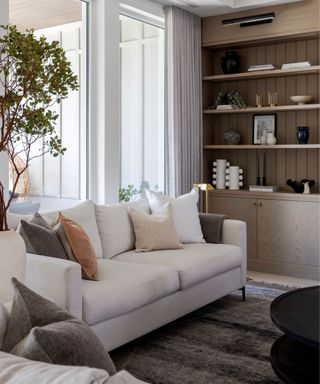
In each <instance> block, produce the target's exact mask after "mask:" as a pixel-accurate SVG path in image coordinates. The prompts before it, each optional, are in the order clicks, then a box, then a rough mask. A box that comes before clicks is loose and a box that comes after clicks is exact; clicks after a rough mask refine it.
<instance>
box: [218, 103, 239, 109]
mask: <svg viewBox="0 0 320 384" xmlns="http://www.w3.org/2000/svg"><path fill="white" fill-rule="evenodd" d="M217 109H218V110H219V109H237V106H236V105H232V104H219V105H217Z"/></svg>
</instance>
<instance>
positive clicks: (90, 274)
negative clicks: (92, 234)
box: [58, 213, 97, 280]
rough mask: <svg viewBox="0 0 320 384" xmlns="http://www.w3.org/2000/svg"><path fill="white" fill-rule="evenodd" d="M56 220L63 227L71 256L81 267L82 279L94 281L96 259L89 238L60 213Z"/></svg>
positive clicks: (73, 222) (76, 224)
mask: <svg viewBox="0 0 320 384" xmlns="http://www.w3.org/2000/svg"><path fill="white" fill-rule="evenodd" d="M58 218H59V222H60V223H61V224H62V225H63V229H64V231H65V233H66V236H67V239H68V242H69V245H70V248H71V250H72V254H73V256H74V258H75V259H76V260H77V262H78V263H79V264H80V265H81V269H82V272H83V277H84V278H86V279H91V280H92V279H95V278H96V275H97V257H96V254H95V251H94V248H93V246H92V244H91V241H90V239H89V236H88V235H87V234H86V232H85V231H84V230H83V229H82V228H81V226H80V225H79V224H78V223H76V222H75V221H73V220H70V219H68V218H67V217H65V216H63V215H62V214H61V213H59V216H58ZM60 233H61V231H60ZM70 256H71V255H70Z"/></svg>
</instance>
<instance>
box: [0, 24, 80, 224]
mask: <svg viewBox="0 0 320 384" xmlns="http://www.w3.org/2000/svg"><path fill="white" fill-rule="evenodd" d="M0 36H1V37H0V152H2V151H4V152H6V153H7V154H8V157H9V160H10V161H11V164H12V166H13V168H14V170H15V179H14V181H13V188H12V191H11V195H10V196H9V199H8V201H7V202H6V201H5V199H4V190H3V185H2V184H1V180H0V231H3V230H7V229H8V224H7V212H8V208H9V205H10V203H11V201H12V198H13V196H14V194H15V190H16V187H17V184H18V181H19V178H20V176H21V175H22V173H23V172H25V171H26V169H27V168H28V166H29V164H30V161H31V160H32V159H33V158H35V157H39V156H43V155H44V154H46V153H50V154H51V155H53V156H59V155H63V153H64V152H65V150H66V149H65V148H64V147H63V145H62V142H61V139H60V138H59V136H58V134H57V132H56V121H57V119H58V114H57V113H56V112H55V111H54V110H53V108H52V107H53V106H54V105H55V104H56V103H57V104H59V103H61V101H62V100H63V99H65V98H67V97H68V93H69V91H73V90H77V89H78V87H79V85H78V81H77V76H76V75H74V73H73V72H72V69H71V64H70V62H68V60H67V58H66V55H65V53H64V51H63V49H62V48H61V47H60V46H59V42H58V41H53V42H48V41H47V40H46V38H45V37H43V36H42V37H40V38H37V37H36V36H35V35H34V31H33V30H27V31H26V32H24V33H21V32H19V31H18V30H17V28H16V26H14V25H9V26H0ZM36 142H37V143H38V145H37V148H38V147H39V150H38V151H37V152H35V151H33V150H32V148H33V146H34V144H35V143H36ZM39 143H40V145H39ZM19 156H21V157H23V160H24V161H25V167H23V168H22V169H20V168H19V167H18V158H19Z"/></svg>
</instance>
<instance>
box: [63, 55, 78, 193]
mask: <svg viewBox="0 0 320 384" xmlns="http://www.w3.org/2000/svg"><path fill="white" fill-rule="evenodd" d="M67 58H68V60H69V61H70V63H71V65H72V69H73V71H74V73H75V74H77V75H78V76H79V73H80V55H79V53H78V52H77V51H71V52H68V53H67ZM61 116H62V121H61V130H62V142H63V146H64V147H66V148H67V151H66V152H65V154H64V155H63V156H62V157H61V197H62V198H73V199H79V198H80V129H79V127H80V120H79V116H80V92H77V91H73V92H71V93H70V94H69V97H68V98H67V99H66V100H63V101H62V108H61Z"/></svg>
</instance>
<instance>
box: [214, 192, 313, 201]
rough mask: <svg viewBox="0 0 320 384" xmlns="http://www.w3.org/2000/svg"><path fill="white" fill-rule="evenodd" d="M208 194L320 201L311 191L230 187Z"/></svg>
mask: <svg viewBox="0 0 320 384" xmlns="http://www.w3.org/2000/svg"><path fill="white" fill-rule="evenodd" d="M208 193H209V196H219V195H222V196H227V197H232V196H234V197H248V198H257V199H259V198H260V199H261V198H264V199H270V200H273V199H274V200H293V201H315V202H320V194H319V193H312V191H311V194H310V195H308V194H303V193H295V192H293V191H292V192H281V191H279V192H256V191H255V192H253V191H249V190H248V189H238V190H230V189H214V190H212V191H209V192H208Z"/></svg>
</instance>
